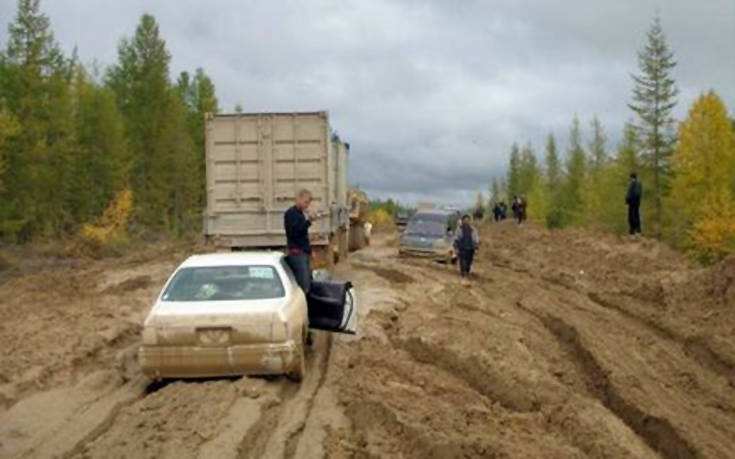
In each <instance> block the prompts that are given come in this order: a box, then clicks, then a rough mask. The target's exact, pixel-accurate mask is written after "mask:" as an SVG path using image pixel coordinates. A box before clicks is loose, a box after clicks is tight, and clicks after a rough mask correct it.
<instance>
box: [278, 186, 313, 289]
mask: <svg viewBox="0 0 735 459" xmlns="http://www.w3.org/2000/svg"><path fill="white" fill-rule="evenodd" d="M311 201H312V196H311V192H310V191H309V190H301V191H300V192H299V194H298V195H297V196H296V204H294V205H293V206H291V207H290V208H289V209H288V210H287V211H286V213H284V214H283V227H284V228H285V229H286V262H287V263H288V265H289V266H290V267H291V270H292V271H293V273H294V276H295V277H296V282H298V284H299V286H300V287H301V289H302V290H303V291H304V294H308V293H309V290H310V289H311V243H310V242H309V226H311V222H312V221H314V220H317V219H318V218H319V215H316V214H313V213H310V212H309V211H308V209H309V205H311Z"/></svg>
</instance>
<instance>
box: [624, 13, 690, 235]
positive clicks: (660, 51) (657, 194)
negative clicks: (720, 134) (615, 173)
mask: <svg viewBox="0 0 735 459" xmlns="http://www.w3.org/2000/svg"><path fill="white" fill-rule="evenodd" d="M647 39H648V42H647V44H646V46H645V48H644V49H643V51H641V52H640V53H639V54H638V66H639V71H640V73H639V74H638V75H634V76H633V81H634V83H635V86H634V88H633V102H632V103H631V104H629V107H630V108H631V109H632V110H633V111H634V112H635V113H636V115H637V116H638V118H639V124H638V125H637V127H638V129H639V132H640V135H641V139H642V141H643V146H644V156H643V159H644V160H645V163H646V167H647V168H648V169H649V170H650V173H651V176H652V178H653V186H652V192H653V199H654V207H655V214H654V227H655V234H656V236H657V237H660V235H661V221H662V200H663V197H664V196H665V195H666V190H667V189H668V181H669V163H670V157H671V150H672V146H673V143H674V134H673V118H672V117H671V111H672V109H673V108H674V106H675V105H676V96H677V95H678V93H679V91H678V89H677V88H676V84H675V82H674V79H673V78H672V77H671V71H672V70H673V68H674V67H675V66H676V61H674V53H673V52H671V51H670V50H669V47H668V45H667V43H666V38H665V36H664V33H663V28H662V27H661V21H660V19H659V18H658V17H657V18H655V20H654V22H653V24H652V25H651V28H650V30H649V31H648V34H647Z"/></svg>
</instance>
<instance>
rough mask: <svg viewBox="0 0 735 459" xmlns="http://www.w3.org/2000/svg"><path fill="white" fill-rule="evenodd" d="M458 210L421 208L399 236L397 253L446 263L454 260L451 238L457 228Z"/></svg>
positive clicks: (454, 254) (455, 255) (455, 257)
mask: <svg viewBox="0 0 735 459" xmlns="http://www.w3.org/2000/svg"><path fill="white" fill-rule="evenodd" d="M458 220H459V212H456V211H453V210H434V209H432V210H422V211H419V212H417V213H416V214H415V215H413V217H411V219H410V220H409V221H408V224H407V225H406V229H405V231H404V232H403V234H402V235H401V237H400V241H399V246H398V254H399V255H401V256H418V257H426V258H432V259H435V260H437V261H443V262H447V263H451V262H454V261H455V260H456V259H457V254H456V253H454V247H453V245H452V238H453V236H454V231H455V230H456V229H457V222H458Z"/></svg>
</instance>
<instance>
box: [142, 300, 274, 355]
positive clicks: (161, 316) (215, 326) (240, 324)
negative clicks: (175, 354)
mask: <svg viewBox="0 0 735 459" xmlns="http://www.w3.org/2000/svg"><path fill="white" fill-rule="evenodd" d="M284 301H285V299H283V298H279V299H269V300H245V301H240V300H238V301H182V302H176V301H164V302H161V303H159V305H158V307H157V309H156V312H155V314H153V316H152V317H151V320H150V322H149V323H147V324H146V326H147V327H153V328H154V329H155V331H156V341H157V344H158V345H163V346H171V345H173V346H177V345H190V346H213V347H220V346H230V345H235V344H252V343H265V342H274V341H282V340H285V339H286V333H285V328H284V326H283V322H282V321H281V320H280V319H279V316H278V312H277V311H278V309H279V308H280V306H282V305H283V302H284Z"/></svg>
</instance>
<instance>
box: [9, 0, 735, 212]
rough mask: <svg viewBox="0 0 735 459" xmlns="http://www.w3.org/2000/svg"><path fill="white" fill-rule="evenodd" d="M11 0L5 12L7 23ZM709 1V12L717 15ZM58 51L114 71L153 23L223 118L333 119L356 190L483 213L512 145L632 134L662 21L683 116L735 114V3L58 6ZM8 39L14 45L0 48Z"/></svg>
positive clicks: (134, 2)
mask: <svg viewBox="0 0 735 459" xmlns="http://www.w3.org/2000/svg"><path fill="white" fill-rule="evenodd" d="M12 3H14V2H10V1H7V2H3V4H2V5H0V21H2V22H4V23H8V22H9V21H10V20H11V19H12V15H13V14H14V9H15V7H14V5H13V4H12ZM705 3H706V5H705ZM42 8H43V9H44V11H46V12H47V13H48V14H49V16H50V17H51V20H52V23H53V27H54V31H55V33H56V37H57V39H58V40H59V42H60V43H61V44H62V46H63V47H64V48H65V49H67V50H71V48H72V47H73V46H74V45H75V44H76V45H78V46H79V52H80V55H81V56H82V58H83V59H85V60H86V61H91V60H93V59H98V60H99V61H101V62H102V63H104V64H109V63H112V62H114V61H115V59H116V47H117V43H118V42H119V40H120V38H121V37H123V36H130V35H131V34H132V33H133V31H134V28H135V25H136V23H137V21H138V19H139V17H140V15H141V14H142V13H143V12H146V11H147V12H151V13H153V14H154V15H155V16H156V18H157V19H158V21H159V23H160V24H161V29H162V34H163V36H164V38H165V39H166V41H167V44H168V47H169V50H170V51H171V54H172V56H173V61H172V70H173V71H174V72H178V71H181V70H192V69H194V68H196V67H198V66H201V67H204V68H205V70H206V71H207V73H209V74H210V75H211V76H212V78H213V79H214V81H215V84H216V85H217V91H218V96H219V98H220V101H221V103H222V106H223V108H224V109H225V110H231V109H232V107H233V106H234V105H235V104H236V103H241V104H242V105H243V107H244V108H245V110H248V111H267V110H316V109H328V110H329V111H330V114H331V117H332V124H333V126H334V127H335V128H336V129H337V130H338V131H339V133H340V135H341V136H342V137H343V138H345V139H347V140H349V141H350V142H351V144H352V158H351V171H350V176H351V180H352V181H353V183H359V184H360V185H361V186H362V187H363V188H365V189H366V190H367V191H368V192H370V193H371V194H373V195H376V196H381V197H385V196H396V197H399V198H400V199H403V200H408V201H415V200H423V199H429V198H431V199H436V200H440V201H444V202H449V201H453V202H458V203H466V202H470V201H471V200H472V199H473V197H474V193H475V192H476V191H478V190H486V189H487V186H488V183H489V181H490V178H491V177H492V176H493V175H499V174H503V173H504V170H505V163H506V159H507V151H508V149H509V147H510V144H511V143H512V142H513V141H518V142H521V143H525V142H526V141H531V142H532V143H533V144H534V146H535V147H536V149H537V151H538V150H539V149H540V148H541V147H542V145H543V140H544V137H545V136H546V134H547V133H548V132H554V133H555V134H556V135H557V137H558V138H559V140H560V143H561V144H562V147H563V145H564V141H565V138H566V134H567V132H568V126H569V123H570V121H571V118H572V116H573V115H574V114H575V113H577V114H578V115H579V116H580V118H581V119H582V122H583V127H585V128H587V127H588V126H589V120H590V119H591V118H592V116H593V115H597V116H599V118H600V119H601V120H602V122H603V123H604V125H605V127H606V130H607V133H608V136H609V137H610V139H611V142H610V144H611V145H610V147H611V148H612V147H613V145H614V142H615V141H616V140H617V139H618V138H619V136H620V130H621V128H622V125H623V123H624V121H625V120H626V119H628V118H629V117H630V116H631V113H630V111H629V110H628V109H627V107H626V101H627V100H628V99H629V96H630V90H631V81H630V76H629V75H630V73H632V72H635V71H636V53H637V51H638V50H639V49H640V48H641V46H642V45H643V43H644V38H645V32H646V30H647V28H648V26H649V24H650V21H651V19H652V17H653V16H654V14H655V13H656V11H657V10H658V11H659V13H660V16H661V18H662V21H663V25H664V29H665V31H666V34H667V37H668V39H669V43H670V45H671V47H672V48H673V49H674V50H675V52H676V56H677V59H678V61H679V66H678V67H677V68H676V71H675V77H676V78H677V81H678V84H679V86H680V88H681V89H682V93H681V96H680V104H679V106H678V107H677V111H676V115H677V116H678V117H683V116H684V115H685V113H686V110H687V108H688V106H689V105H690V104H691V102H692V100H693V99H694V98H695V97H697V96H698V95H699V94H700V93H701V92H702V91H705V90H708V89H714V90H716V91H717V92H718V93H719V94H720V95H721V96H723V97H724V99H725V101H726V103H728V105H729V106H730V107H731V108H732V107H735V51H733V48H732V42H733V38H735V2H733V1H732V0H708V1H707V2H691V1H688V0H658V1H653V0H643V1H633V0H625V1H617V2H590V1H582V0H569V1H567V0H565V1H561V0H557V1H546V0H535V1H517V0H496V1H480V0H470V1H463V2H446V1H443V0H434V1H429V2H426V1H417V0H414V1H407V2H403V1H401V2H399V1H385V0H383V1H381V0H376V1H370V2H358V1H336V0H335V1H331V0H315V1H310V2H296V1H265V0H260V1H249V2H242V1H237V0H216V1H208V2H202V1H195V0H178V1H175V0H167V1H163V0H159V1H156V2H150V1H145V0H129V1H127V2H119V1H113V0H97V1H94V2H93V1H85V0H54V1H51V0H46V1H45V2H43V5H42ZM0 38H2V39H3V41H4V39H5V32H4V31H3V32H2V34H0Z"/></svg>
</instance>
